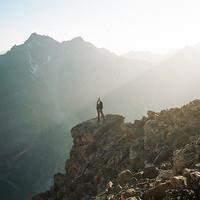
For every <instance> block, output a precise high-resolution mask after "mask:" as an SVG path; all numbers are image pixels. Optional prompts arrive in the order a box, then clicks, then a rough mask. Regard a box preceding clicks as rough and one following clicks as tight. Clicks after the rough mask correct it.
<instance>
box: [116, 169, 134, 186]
mask: <svg viewBox="0 0 200 200" xmlns="http://www.w3.org/2000/svg"><path fill="white" fill-rule="evenodd" d="M132 178H133V174H132V172H131V171H130V170H124V171H122V172H121V173H120V174H119V175H118V177H117V179H116V182H117V183H118V184H120V185H122V186H123V185H124V184H126V183H127V182H128V181H129V180H131V179H132Z"/></svg>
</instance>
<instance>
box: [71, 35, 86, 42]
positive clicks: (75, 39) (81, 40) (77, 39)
mask: <svg viewBox="0 0 200 200" xmlns="http://www.w3.org/2000/svg"><path fill="white" fill-rule="evenodd" d="M71 41H73V42H85V40H84V39H83V38H82V37H81V36H78V37H75V38H73V39H72V40H71Z"/></svg>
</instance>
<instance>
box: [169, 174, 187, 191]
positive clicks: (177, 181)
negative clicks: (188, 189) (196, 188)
mask: <svg viewBox="0 0 200 200" xmlns="http://www.w3.org/2000/svg"><path fill="white" fill-rule="evenodd" d="M170 182H171V184H172V186H173V188H176V189H178V188H181V187H183V186H186V185H187V181H186V178H185V177H183V176H174V177H172V178H171V179H170Z"/></svg>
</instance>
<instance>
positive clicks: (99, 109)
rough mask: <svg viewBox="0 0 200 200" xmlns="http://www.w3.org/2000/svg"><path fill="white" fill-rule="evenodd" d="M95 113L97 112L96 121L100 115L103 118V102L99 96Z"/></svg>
mask: <svg viewBox="0 0 200 200" xmlns="http://www.w3.org/2000/svg"><path fill="white" fill-rule="evenodd" d="M97 114H98V122H99V121H100V117H102V118H103V120H105V117H104V114H103V102H102V101H101V99H100V98H98V100H97Z"/></svg>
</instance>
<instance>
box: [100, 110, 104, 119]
mask: <svg viewBox="0 0 200 200" xmlns="http://www.w3.org/2000/svg"><path fill="white" fill-rule="evenodd" d="M101 116H102V118H103V120H105V117H104V114H103V110H101Z"/></svg>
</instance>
